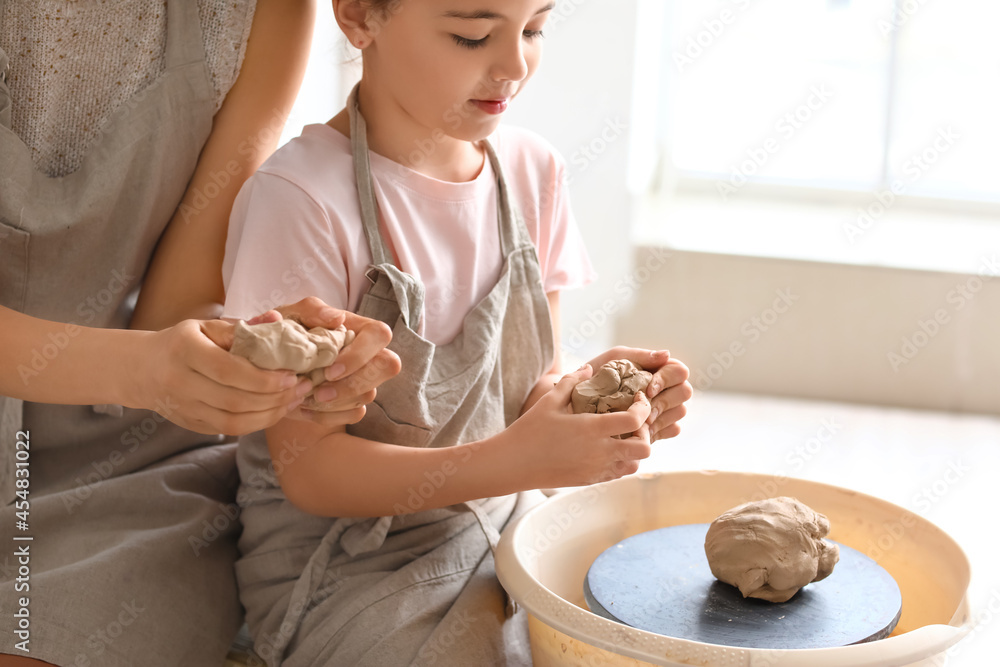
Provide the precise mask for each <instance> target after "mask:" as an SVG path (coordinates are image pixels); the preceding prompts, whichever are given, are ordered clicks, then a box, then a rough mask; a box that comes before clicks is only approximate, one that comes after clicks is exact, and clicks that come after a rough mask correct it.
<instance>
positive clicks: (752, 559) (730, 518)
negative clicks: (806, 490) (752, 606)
mask: <svg viewBox="0 0 1000 667" xmlns="http://www.w3.org/2000/svg"><path fill="white" fill-rule="evenodd" d="M829 532H830V522H829V521H828V520H827V518H826V517H825V516H823V515H822V514H819V513H817V512H814V511H813V510H812V509H810V508H809V507H808V506H806V505H804V504H803V503H800V502H799V501H798V500H796V499H795V498H788V497H780V498H768V499H766V500H760V501H756V502H750V503H744V504H742V505H739V506H738V507H734V508H733V509H731V510H729V511H728V512H723V513H722V514H721V515H720V516H719V518H717V519H716V520H715V521H713V522H712V525H711V526H709V528H708V534H707V535H706V536H705V555H706V556H708V565H709V567H710V568H711V569H712V574H714V575H715V577H716V578H717V579H719V580H720V581H723V582H725V583H727V584H731V585H733V586H736V587H737V588H739V589H740V592H741V593H743V597H753V598H760V599H761V600H768V601H770V602H785V601H786V600H788V599H790V598H791V597H792V596H793V595H795V594H796V593H797V592H798V591H799V589H800V588H802V587H803V586H805V585H806V584H808V583H810V582H813V581H819V580H820V579H824V578H826V577H827V576H829V574H830V573H831V572H833V566H834V565H836V564H837V561H838V560H840V548H839V547H838V546H837V545H836V544H833V543H831V542H828V541H826V540H824V539H822V538H823V537H824V536H826V535H827V533H829Z"/></svg>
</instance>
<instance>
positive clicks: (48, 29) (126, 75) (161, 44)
mask: <svg viewBox="0 0 1000 667" xmlns="http://www.w3.org/2000/svg"><path fill="white" fill-rule="evenodd" d="M182 1H183V2H197V7H198V19H199V23H200V25H201V28H202V35H203V40H202V43H203V44H204V47H205V64H206V65H207V67H208V72H209V75H210V77H211V81H212V88H213V90H214V91H215V92H214V102H215V108H216V110H218V109H219V107H220V106H221V105H222V101H223V99H225V97H226V93H228V92H229V89H230V88H231V87H232V85H233V83H234V82H235V81H236V76H237V74H238V73H239V70H240V65H241V64H242V62H243V55H244V52H245V49H246V42H247V37H248V35H249V34H250V25H251V23H252V21H253V14H254V9H255V8H256V0H237V1H234V0H182ZM166 5H167V3H166V2H165V1H164V0H76V1H72V2H68V1H67V0H6V1H5V2H3V3H0V48H2V49H4V50H5V51H6V52H7V55H8V57H9V58H10V60H11V70H10V79H9V81H8V86H9V88H10V91H11V96H12V97H13V98H14V103H15V106H14V113H13V116H12V119H11V125H10V127H11V129H12V130H14V133H15V134H17V135H18V136H19V137H21V140H22V141H23V142H24V143H25V144H26V145H27V146H28V148H30V149H31V158H32V161H33V162H34V164H35V168H36V169H39V170H41V171H43V172H45V173H46V174H48V175H49V176H65V175H66V174H69V173H72V172H73V171H75V170H77V169H79V168H80V165H81V164H82V163H83V159H84V156H85V155H86V154H87V152H88V151H89V150H90V149H91V148H92V147H93V145H94V143H95V142H97V140H98V139H99V137H100V134H101V130H102V128H104V126H105V125H106V124H107V122H108V120H109V119H110V117H111V116H112V114H114V112H115V110H116V109H118V108H119V107H120V106H121V105H123V104H125V103H127V102H128V101H129V100H131V99H134V98H135V96H136V95H137V94H139V93H141V92H142V91H143V90H144V89H145V88H146V86H148V85H150V84H151V83H152V82H153V81H155V80H156V79H157V77H159V75H160V74H161V73H162V72H163V69H164V67H165V66H166V52H167V40H166V34H167V15H168V13H167V10H166Z"/></svg>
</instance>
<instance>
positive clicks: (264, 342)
mask: <svg viewBox="0 0 1000 667" xmlns="http://www.w3.org/2000/svg"><path fill="white" fill-rule="evenodd" d="M235 335H236V338H235V340H234V341H233V346H232V348H230V350H229V351H230V352H232V353H233V354H237V355H239V356H241V357H245V358H246V359H248V360H249V361H250V362H251V363H252V364H254V365H255V366H257V367H258V368H263V369H265V370H278V369H283V370H290V371H295V373H296V374H298V376H299V377H300V378H301V377H306V378H309V381H310V382H312V385H313V387H316V386H317V385H319V384H322V383H323V381H324V377H323V369H324V368H326V367H327V366H329V365H331V364H333V362H334V361H335V360H336V359H337V355H339V354H340V351H341V349H343V348H344V347H345V346H346V345H348V344H350V342H351V341H352V340H354V332H353V331H350V330H348V329H347V328H346V327H344V326H343V325H341V326H339V327H337V328H336V329H324V328H322V327H314V328H312V329H309V330H308V331H306V328H305V327H304V326H302V325H301V324H299V323H298V322H296V321H294V320H290V319H283V320H279V321H277V322H265V323H263V324H247V323H246V322H243V321H242V320H241V321H239V322H237V323H236V330H235ZM302 407H304V408H309V409H313V410H316V409H320V410H321V409H322V405H321V404H319V403H317V402H316V400H315V399H314V398H313V395H312V392H309V394H307V395H306V398H305V400H304V401H303V402H302Z"/></svg>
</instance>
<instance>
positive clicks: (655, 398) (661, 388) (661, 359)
mask: <svg viewBox="0 0 1000 667" xmlns="http://www.w3.org/2000/svg"><path fill="white" fill-rule="evenodd" d="M615 359H628V360H629V361H631V362H633V363H634V364H636V365H637V366H639V367H640V368H642V369H644V370H647V371H650V372H652V373H653V379H652V380H650V382H649V386H648V387H646V394H647V395H648V396H649V400H650V405H651V406H652V409H651V411H650V414H649V419H648V421H647V423H648V424H649V432H650V439H651V441H653V442H655V441H656V440H660V439H663V438H673V437H675V436H676V435H678V434H679V433H680V432H681V427H680V426H679V425H678V424H677V422H678V421H680V420H681V418H682V417H684V415H686V414H687V407H686V406H685V405H684V403H685V402H686V401H687V400H688V399H690V398H691V396H692V394H694V390H693V389H692V388H691V384H690V383H689V382H688V381H687V379H688V375H689V374H690V373H689V371H688V368H687V366H685V365H684V364H682V363H681V362H680V361H678V360H677V359H671V358H670V353H669V352H667V351H666V350H657V351H653V350H644V349H641V348H636V347H621V346H619V347H613V348H611V349H610V350H608V351H607V352H605V353H604V354H601V355H600V356H598V357H596V358H594V359H592V360H591V361H590V365H591V366H593V367H594V368H599V367H601V366H602V365H604V364H606V363H607V362H609V361H613V360H615Z"/></svg>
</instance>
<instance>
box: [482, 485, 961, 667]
mask: <svg viewBox="0 0 1000 667" xmlns="http://www.w3.org/2000/svg"><path fill="white" fill-rule="evenodd" d="M779 495H783V496H792V497H795V498H798V499H799V500H801V501H802V502H804V503H806V504H807V505H809V506H810V507H812V508H813V509H815V510H816V511H818V512H822V513H823V514H826V515H827V517H829V519H830V523H831V525H832V530H831V533H830V538H831V539H834V540H836V541H838V542H841V543H843V544H846V545H848V546H850V547H853V548H854V549H857V550H859V551H861V552H862V553H864V554H866V555H868V556H869V557H871V558H873V559H874V560H875V561H876V562H878V563H879V564H880V565H881V566H882V567H884V568H885V569H886V570H887V571H888V572H889V573H890V574H891V575H892V576H893V577H894V578H895V580H896V583H898V584H899V588H900V591H901V593H902V598H903V612H902V616H901V617H900V621H899V624H898V625H897V627H896V630H895V631H894V632H893V633H892V635H891V636H889V637H887V638H885V639H882V640H879V641H876V642H871V643H867V644H855V645H851V646H844V647H838V648H825V649H793V650H776V649H751V648H735V647H725V646H718V645H714V644H705V643H701V642H696V641H689V640H681V639H674V638H671V637H665V636H663V635H658V634H655V633H651V632H646V631H644V630H638V629H635V628H631V627H628V626H625V625H622V624H620V623H616V622H614V621H611V620H608V619H605V618H602V617H600V616H597V615H595V614H592V613H590V612H589V611H588V610H587V608H586V604H585V603H584V600H583V579H584V577H585V575H586V573H587V569H588V568H589V567H590V565H591V563H592V562H593V561H594V559H595V558H596V557H597V556H598V555H599V554H600V553H601V552H603V551H604V550H605V549H607V548H608V547H610V546H612V545H614V544H616V543H618V542H620V541H621V540H623V539H625V538H626V537H629V536H631V535H635V534H637V533H641V532H645V531H648V530H653V529H656V528H662V527H666V526H674V525H682V524H689V523H708V522H710V521H712V520H713V519H715V517H717V516H718V515H719V514H721V513H722V512H724V511H725V510H727V509H729V508H731V507H733V506H735V505H738V504H740V503H742V502H746V501H748V500H757V499H760V498H766V497H773V496H779ZM496 566H497V576H498V577H499V579H500V582H501V583H502V584H503V586H504V587H505V588H506V589H507V591H508V592H509V593H510V594H511V596H512V597H513V598H514V599H515V600H516V601H517V602H518V603H519V604H520V605H521V606H522V607H524V608H525V609H526V611H527V612H528V623H529V630H530V633H531V650H532V656H533V658H534V663H535V667H548V666H550V665H573V666H587V667H596V666H598V665H601V666H604V665H608V666H611V665H713V666H719V667H723V666H729V665H732V666H744V665H745V666H752V667H785V666H791V665H796V666H802V667H807V666H808V667H826V666H829V667H842V666H844V665H857V666H859V667H860V666H873V667H874V666H876V665H877V666H879V667H890V666H899V665H926V666H929V665H939V664H943V658H944V656H942V655H941V654H942V653H944V652H945V651H946V650H947V649H948V647H949V646H951V645H952V644H954V643H955V642H957V641H958V640H960V639H961V638H962V637H963V636H964V635H965V634H967V633H968V632H969V630H970V629H971V622H970V618H969V617H970V614H969V606H968V602H967V600H966V592H967V590H968V587H969V578H970V570H969V562H968V559H967V558H966V556H965V554H964V553H963V552H962V549H961V548H960V547H959V546H958V545H957V544H956V543H955V541H954V540H952V539H951V538H950V537H949V536H948V535H947V534H946V533H944V532H943V531H942V530H941V529H939V528H938V527H937V526H935V525H934V524H932V523H930V522H928V521H927V520H925V519H923V518H921V517H920V516H918V515H916V514H913V513H912V512H910V511H908V510H906V509H903V508H901V507H899V506H897V505H893V504H892V503H888V502H886V501H884V500H880V499H878V498H875V497H872V496H869V495H866V494H863V493H858V492H856V491H851V490H849V489H844V488H840V487H836V486H830V485H827V484H820V483H817V482H810V481H807V480H801V479H793V478H776V477H774V476H772V475H758V474H750V473H736V472H717V471H696V472H670V473H661V474H654V475H635V476H632V477H627V478H624V479H619V480H616V481H613V482H608V483H605V484H598V485H594V486H590V487H583V488H579V489H575V490H572V491H568V492H565V493H561V494H558V495H556V496H554V497H553V498H550V499H549V500H547V501H546V502H544V503H542V504H541V505H539V506H537V507H535V508H533V509H532V510H530V511H529V512H528V513H527V514H525V515H524V516H523V517H522V518H521V519H520V520H519V521H518V522H516V523H515V524H514V525H512V526H510V527H509V528H508V529H507V530H505V531H504V533H503V535H502V538H501V540H500V545H499V548H498V549H497V554H496ZM935 656H937V658H935Z"/></svg>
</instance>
